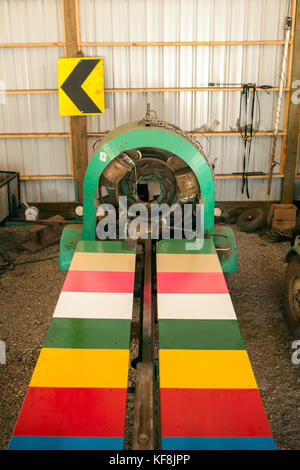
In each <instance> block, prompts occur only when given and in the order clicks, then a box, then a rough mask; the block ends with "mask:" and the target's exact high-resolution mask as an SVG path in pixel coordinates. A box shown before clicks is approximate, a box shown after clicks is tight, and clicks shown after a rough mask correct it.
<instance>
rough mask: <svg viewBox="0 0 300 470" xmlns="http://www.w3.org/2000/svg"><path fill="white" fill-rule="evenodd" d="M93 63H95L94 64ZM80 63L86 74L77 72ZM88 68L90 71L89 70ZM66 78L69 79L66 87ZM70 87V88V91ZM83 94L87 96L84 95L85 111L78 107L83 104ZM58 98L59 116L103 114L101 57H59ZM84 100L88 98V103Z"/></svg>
mask: <svg viewBox="0 0 300 470" xmlns="http://www.w3.org/2000/svg"><path fill="white" fill-rule="evenodd" d="M89 64H91V66H89ZM94 64H97V65H95V66H94ZM80 65H83V67H85V68H86V69H87V71H86V74H84V73H83V74H82V73H80V72H79V69H78V67H79V66H80ZM90 69H91V71H90V72H89V70H90ZM78 72H79V73H78ZM72 74H73V75H72ZM66 80H69V84H68V87H66ZM70 87H71V89H72V90H71V92H70ZM82 90H83V91H82ZM85 94H86V95H87V96H86V97H85V100H84V101H85V106H83V107H84V108H86V111H84V110H82V109H80V108H82V105H83V102H82V95H83V96H85ZM58 100H59V113H60V115H61V116H89V115H99V114H103V113H104V107H105V103H104V72H103V59H102V58H101V57H75V58H61V59H59V60H58ZM86 100H88V101H89V100H90V105H89V104H87V103H86ZM91 106H92V108H91ZM97 108H98V110H97Z"/></svg>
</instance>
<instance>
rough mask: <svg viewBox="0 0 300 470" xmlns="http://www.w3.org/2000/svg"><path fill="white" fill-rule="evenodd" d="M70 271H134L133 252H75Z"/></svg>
mask: <svg viewBox="0 0 300 470" xmlns="http://www.w3.org/2000/svg"><path fill="white" fill-rule="evenodd" d="M70 271H123V272H134V271H135V254H134V253H128V254H123V253H122V254H120V253H81V252H75V253H74V256H73V259H72V262H71V266H70Z"/></svg>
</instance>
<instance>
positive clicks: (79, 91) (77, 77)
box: [61, 59, 102, 114]
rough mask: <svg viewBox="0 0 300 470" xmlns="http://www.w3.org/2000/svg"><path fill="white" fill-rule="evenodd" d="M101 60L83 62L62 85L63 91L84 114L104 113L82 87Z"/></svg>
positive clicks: (79, 63)
mask: <svg viewBox="0 0 300 470" xmlns="http://www.w3.org/2000/svg"><path fill="white" fill-rule="evenodd" d="M99 62H100V59H91V60H81V61H80V62H78V64H77V65H76V67H75V69H74V70H73V71H72V72H71V73H70V75H69V76H68V78H67V80H66V81H65V82H64V83H63V84H62V86H61V89H62V90H63V91H64V92H65V93H66V95H67V96H68V97H69V98H70V100H71V101H73V103H74V104H75V106H77V108H78V109H79V111H81V112H82V113H85V114H88V113H102V111H101V110H100V109H99V108H98V106H96V105H95V103H94V101H92V100H91V98H90V97H89V95H87V94H86V92H85V91H84V89H83V88H82V87H81V85H82V84H83V82H84V81H85V80H86V79H87V77H88V76H89V74H90V73H91V72H92V70H94V68H95V67H96V65H97V64H98V63H99Z"/></svg>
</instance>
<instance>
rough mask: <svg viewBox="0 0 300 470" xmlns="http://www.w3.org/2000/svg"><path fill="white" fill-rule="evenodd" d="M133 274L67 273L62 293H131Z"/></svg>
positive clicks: (103, 272) (110, 272) (108, 272)
mask: <svg viewBox="0 0 300 470" xmlns="http://www.w3.org/2000/svg"><path fill="white" fill-rule="evenodd" d="M133 287H134V272H121V271H116V272H114V271H69V272H68V274H67V277H66V280H65V282H64V285H63V288H62V292H114V293H132V292H133Z"/></svg>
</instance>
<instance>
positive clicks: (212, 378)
mask: <svg viewBox="0 0 300 470" xmlns="http://www.w3.org/2000/svg"><path fill="white" fill-rule="evenodd" d="M195 243H197V240H195V241H194V242H191V241H186V240H163V241H160V242H158V243H157V255H156V256H157V257H156V260H157V304H158V305H157V306H158V326H159V381H160V398H161V436H162V449H163V450H171V449H172V450H261V449H265V450H266V449H270V450H274V449H276V446H275V442H274V439H273V437H272V433H271V429H270V426H269V423H268V419H267V417H266V413H265V410H264V407H263V404H262V401H261V397H260V394H259V391H258V388H257V384H256V381H255V377H254V374H253V371H252V367H251V364H250V361H249V357H248V354H247V351H246V349H245V345H244V342H243V339H242V336H241V333H240V329H239V326H238V322H237V319H236V315H235V312H234V308H233V305H232V302H231V298H230V295H229V292H228V290H227V286H226V282H225V279H224V275H223V272H222V268H221V265H220V263H219V259H218V255H217V253H216V250H215V247H214V243H213V241H212V240H211V239H207V240H204V244H203V246H202V248H201V247H200V248H199V247H197V245H195ZM192 248H195V249H192Z"/></svg>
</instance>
